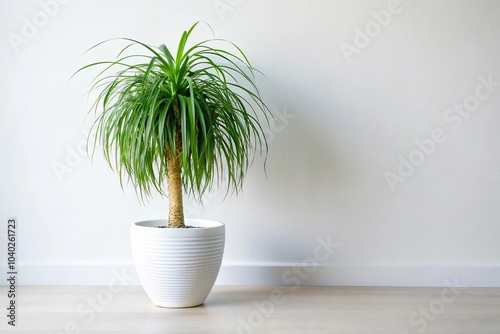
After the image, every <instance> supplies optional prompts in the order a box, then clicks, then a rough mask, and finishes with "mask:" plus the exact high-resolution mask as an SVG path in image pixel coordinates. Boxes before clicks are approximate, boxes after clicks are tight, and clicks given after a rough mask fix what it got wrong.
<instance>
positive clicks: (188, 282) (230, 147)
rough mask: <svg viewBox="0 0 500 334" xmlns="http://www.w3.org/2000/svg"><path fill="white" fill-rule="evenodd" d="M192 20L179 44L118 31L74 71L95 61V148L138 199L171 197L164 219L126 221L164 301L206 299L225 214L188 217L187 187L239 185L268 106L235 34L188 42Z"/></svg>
mask: <svg viewBox="0 0 500 334" xmlns="http://www.w3.org/2000/svg"><path fill="white" fill-rule="evenodd" d="M197 25H198V23H195V24H194V25H193V26H191V28H190V29H189V30H187V31H184V33H183V34H182V36H181V38H180V41H179V44H178V46H177V50H176V52H175V53H172V52H171V50H170V49H169V48H168V47H167V46H165V45H160V46H159V47H154V46H150V45H147V44H145V43H143V42H140V41H137V40H133V39H128V38H124V39H119V41H122V42H125V43H126V45H125V46H122V47H121V49H120V51H119V53H118V55H117V57H116V59H114V60H105V61H99V62H93V63H91V64H88V65H86V66H84V67H82V68H80V69H79V70H78V71H77V72H76V73H78V72H80V71H82V70H86V69H89V68H95V67H100V68H101V69H100V72H99V73H98V74H97V76H96V77H95V78H94V81H93V83H92V86H91V89H90V92H92V91H95V90H97V91H98V92H97V95H96V97H95V102H94V104H93V105H92V108H91V111H94V112H95V113H96V121H95V123H94V126H93V129H94V131H93V132H92V133H93V136H95V140H94V149H95V145H100V146H102V149H103V153H104V157H105V158H106V160H107V162H108V163H109V165H110V167H111V168H113V169H114V170H115V171H116V172H117V173H118V174H119V177H120V183H121V184H122V186H123V181H124V179H125V178H126V179H127V180H128V181H129V182H131V183H132V184H133V185H134V187H135V189H136V192H137V194H138V196H139V198H140V199H141V200H144V199H145V198H147V197H149V196H151V195H152V194H153V193H154V192H157V193H159V194H161V195H164V196H167V197H168V201H169V211H168V219H167V220H151V221H142V222H137V223H134V224H133V225H132V227H131V241H132V253H133V256H134V262H135V265H136V269H137V272H138V275H139V278H140V280H141V283H142V285H143V287H144V289H145V291H146V293H147V294H148V296H149V297H150V299H151V300H152V302H153V303H154V304H155V305H157V306H162V307H191V306H197V305H200V304H202V303H203V302H204V301H205V299H206V298H207V296H208V294H209V293H210V291H211V289H212V287H213V285H214V283H215V279H216V277H217V275H218V272H219V268H220V265H221V262H222V254H223V251H224V240H225V230H224V224H222V223H220V222H214V221H208V220H197V219H185V218H184V210H183V192H184V193H186V194H188V195H192V196H193V197H194V198H195V199H196V200H199V201H202V196H203V194H204V193H205V192H206V191H207V190H209V189H211V188H212V187H219V186H226V187H227V191H231V192H238V191H239V190H241V188H242V185H243V179H244V176H245V172H246V171H247V168H248V167H249V165H250V164H251V162H252V161H253V160H252V159H253V156H254V154H255V152H256V151H259V152H261V153H263V154H264V155H266V154H267V141H266V138H265V135H264V132H263V128H262V126H261V124H262V122H266V123H267V122H268V121H269V118H268V117H269V116H270V112H269V108H268V107H267V106H266V104H265V103H264V102H263V101H262V98H261V96H260V93H259V91H258V89H257V87H256V83H255V76H254V73H255V69H254V68H253V67H252V66H251V65H250V63H249V61H248V59H247V57H246V56H245V54H244V53H243V52H242V50H241V49H240V48H238V47H237V46H236V45H235V44H234V43H231V42H228V41H224V40H218V39H208V40H204V41H201V42H199V43H196V44H194V45H192V46H188V44H187V42H188V39H189V37H190V35H191V34H192V32H193V30H194V29H195V27H196V26H197ZM110 41H115V40H110ZM110 41H105V42H102V43H109V42H110ZM102 43H99V44H97V45H95V46H94V47H93V48H95V47H97V46H99V45H101V44H102ZM224 43H225V44H224ZM219 44H224V45H226V46H229V47H230V49H228V48H224V49H223V48H219V47H215V46H214V45H219ZM93 48H91V50H92V49H93ZM133 50H136V51H133ZM137 50H139V51H137ZM76 73H75V74H76Z"/></svg>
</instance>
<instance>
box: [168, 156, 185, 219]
mask: <svg viewBox="0 0 500 334" xmlns="http://www.w3.org/2000/svg"><path fill="white" fill-rule="evenodd" d="M176 153H177V152H176ZM179 159H180V156H179V154H175V156H172V154H170V153H169V154H168V162H167V166H168V176H167V177H168V200H169V208H168V209H169V210H168V227H174V228H175V227H184V209H183V204H182V180H181V166H180V161H179Z"/></svg>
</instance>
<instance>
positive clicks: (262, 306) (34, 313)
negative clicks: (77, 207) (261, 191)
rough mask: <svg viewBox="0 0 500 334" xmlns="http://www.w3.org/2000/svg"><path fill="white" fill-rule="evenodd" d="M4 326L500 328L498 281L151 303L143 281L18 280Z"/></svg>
mask: <svg viewBox="0 0 500 334" xmlns="http://www.w3.org/2000/svg"><path fill="white" fill-rule="evenodd" d="M17 289H18V291H17V292H18V296H19V297H18V300H17V305H18V308H17V311H16V312H17V314H16V316H17V319H16V324H17V326H16V327H15V328H13V327H11V326H8V325H7V320H8V318H7V317H6V316H5V315H6V308H5V307H4V305H6V303H7V291H6V287H5V286H3V287H1V300H2V305H1V306H2V307H1V309H2V310H3V311H2V316H1V317H0V319H1V324H0V332H3V333H52V334H56V333H57V334H61V333H217V334H225V333H245V334H246V333H380V334H392V333H397V334H406V333H429V334H430V333H471V334H483V333H484V334H485V333H492V334H499V333H500V289H492V288H480V289H478V288H460V289H455V290H453V289H451V288H381V287H377V288H369V287H352V288H350V287H299V288H294V287H289V286H283V287H249V286H216V287H214V289H213V291H212V293H211V294H210V296H209V297H208V299H207V301H206V302H205V304H204V305H203V306H200V307H196V308H189V309H164V308H158V307H155V306H153V305H152V304H151V303H150V301H149V299H148V298H147V296H146V295H145V293H144V292H143V290H142V288H141V287H140V286H125V287H123V286H122V287H111V288H110V287H106V286H103V287H99V286H83V287H82V286H78V287H67V286H63V287H57V286H45V287H31V286H20V287H17Z"/></svg>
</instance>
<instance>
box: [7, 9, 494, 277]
mask: <svg viewBox="0 0 500 334" xmlns="http://www.w3.org/2000/svg"><path fill="white" fill-rule="evenodd" d="M54 4H57V6H55V5H54ZM44 8H45V9H44ZM44 11H45V12H46V13H48V14H50V15H48V14H44ZM381 11H382V12H381ZM391 11H392V14H390V17H389V16H387V13H391ZM374 13H375V14H374ZM376 13H378V14H376ZM375 16H378V19H379V20H381V23H376V22H377V21H376V20H375ZM197 20H204V21H207V22H209V23H210V25H211V26H212V28H213V30H214V31H215V33H216V36H217V37H221V38H227V39H229V40H231V41H233V42H235V43H237V44H238V45H239V46H241V47H242V48H243V49H244V50H245V52H246V53H247V55H248V56H249V58H250V60H251V61H252V62H253V65H254V66H255V67H257V68H258V69H260V70H261V71H262V72H264V73H265V74H266V76H267V78H260V79H259V83H260V86H261V88H262V93H263V95H264V97H265V99H266V101H267V103H268V104H269V106H270V107H271V108H272V109H273V110H274V112H275V113H276V114H277V115H278V117H277V122H278V123H277V124H276V125H275V126H274V127H273V128H272V129H271V130H270V131H269V133H270V154H269V159H268V164H267V179H266V177H265V174H264V172H263V170H262V168H261V167H262V161H257V163H256V164H255V165H254V166H253V168H252V169H251V171H250V173H249V174H248V178H247V179H246V183H245V188H244V191H243V193H242V195H241V196H238V197H232V198H229V199H226V200H224V201H223V200H222V197H223V196H222V195H217V194H213V195H210V196H209V197H208V200H207V202H206V205H205V208H204V210H203V211H202V210H200V208H199V206H198V205H196V204H195V203H193V202H190V201H189V200H188V201H187V204H186V206H187V209H188V212H189V213H190V214H191V215H192V216H193V217H204V218H208V219H216V220H220V221H222V222H224V223H226V224H227V246H226V252H225V257H224V265H225V268H226V269H224V270H225V271H223V276H222V278H221V281H220V282H223V283H226V284H237V283H241V282H246V283H251V282H247V281H248V280H246V279H247V278H248V276H245V275H246V274H245V270H242V271H238V268H240V269H241V268H247V269H248V268H260V269H262V277H260V278H256V281H255V282H257V281H258V282H260V283H263V284H265V283H275V284H280V283H282V284H287V283H290V282H284V279H283V276H282V275H281V274H279V273H276V272H275V271H272V270H270V271H266V268H271V267H272V268H274V269H276V268H281V267H282V266H284V267H285V268H286V267H287V266H289V265H291V264H299V265H300V264H301V263H302V262H303V261H304V260H305V261H306V262H307V261H312V260H311V257H312V258H315V249H316V248H317V247H318V246H319V245H321V243H320V242H319V241H318V240H319V239H318V238H323V240H326V239H327V238H328V237H330V238H331V240H332V242H335V243H337V244H339V246H338V247H335V250H334V252H332V254H329V256H328V257H321V259H319V262H321V265H322V267H321V268H322V270H317V271H315V270H310V271H311V276H314V275H315V274H317V275H319V273H320V272H321V273H323V274H322V275H324V277H322V278H318V277H317V275H316V276H315V277H316V278H317V280H316V281H315V280H314V279H311V280H310V281H306V280H305V279H304V281H303V282H301V283H303V284H315V282H319V283H322V284H329V283H331V284H336V283H338V284H349V283H350V282H353V283H355V284H360V285H363V284H368V285H372V284H375V285H405V284H415V285H441V284H444V283H445V279H456V280H458V281H459V282H465V283H464V284H468V285H477V286H488V285H498V282H500V271H499V266H500V242H498V240H499V236H500V224H499V219H500V205H498V203H499V201H500V176H499V173H498V168H499V167H500V155H499V154H498V152H499V150H500V134H499V131H498V129H499V128H500V118H499V115H498V114H499V105H500V62H499V59H500V34H499V33H498V32H499V31H500V3H499V2H496V1H439V2H436V1H409V0H408V1H404V0H401V2H400V3H399V4H398V3H396V2H388V1H370V2H369V3H368V2H366V1H331V0H323V1H319V0H317V1H289V0H287V1H285V0H282V1H276V0H275V1H266V0H252V1H249V0H238V1H236V0H232V1H229V0H220V1H214V0H207V1H200V0H190V1H182V2H181V1H131V0H127V1H123V0H121V1H118V0H115V1H68V0H65V1H62V0H59V1H56V0H41V1H5V0H4V1H1V3H0V36H1V39H0V50H1V54H2V58H1V59H2V62H1V65H0V66H1V72H0V73H1V77H2V81H1V82H2V83H1V90H0V94H1V95H0V107H1V113H0V156H1V161H0V219H1V220H2V221H3V222H2V224H1V226H2V227H1V232H2V233H3V234H2V246H1V250H0V259H1V261H2V265H4V264H5V258H6V251H5V226H6V221H7V219H8V217H16V218H17V219H18V221H19V228H18V249H17V252H18V261H19V265H20V268H21V269H20V279H19V280H20V282H21V283H25V284H40V283H56V282H57V283H61V284H64V283H68V284H69V283H71V282H75V280H74V276H75V275H74V272H78V273H79V274H78V282H80V283H86V282H87V283H89V282H99V279H96V275H97V276H98V277H101V276H99V275H102V277H103V279H102V280H104V279H105V278H106V270H105V269H104V270H103V269H102V268H108V265H109V268H111V267H113V268H115V267H116V268H119V267H120V266H129V264H130V261H131V252H130V247H129V236H128V235H129V228H130V224H131V223H132V222H134V221H137V220H142V219H149V218H158V217H165V216H166V214H167V211H166V210H167V208H168V205H167V203H168V202H167V200H166V199H161V198H158V199H155V200H152V201H151V202H150V203H148V204H147V205H143V206H142V205H140V204H139V202H138V201H137V199H136V196H135V193H134V191H133V189H132V188H126V189H125V190H124V191H122V190H121V188H120V186H119V183H118V178H117V176H116V175H115V174H113V173H112V172H111V171H110V170H109V169H108V167H107V165H106V164H105V163H103V161H102V159H101V158H100V156H97V158H96V159H95V161H94V163H93V164H91V163H90V162H89V160H88V158H87V157H86V156H83V155H82V154H81V153H80V152H81V151H82V148H83V144H82V143H83V142H84V140H85V135H86V129H87V128H88V127H89V126H90V125H91V119H87V120H86V119H85V117H86V113H87V109H88V108H89V107H90V104H91V103H90V101H87V100H86V99H85V97H84V93H85V91H86V90H87V89H88V87H89V82H90V81H89V80H90V75H81V76H77V77H76V78H73V79H72V80H69V78H70V76H71V74H72V73H73V72H74V71H75V70H76V69H77V68H79V67H80V66H82V65H84V64H86V63H89V62H91V61H92V60H96V59H101V58H103V57H109V56H112V55H114V52H115V51H116V49H113V48H112V47H105V48H102V49H100V50H98V51H96V52H92V53H90V54H84V51H85V50H87V49H88V48H89V47H90V46H92V45H94V44H95V43H97V42H100V41H102V40H105V39H108V38H113V37H132V38H136V39H140V40H142V41H145V42H147V43H150V44H160V43H166V44H167V45H174V44H175V43H176V42H177V40H178V38H179V36H180V34H181V32H182V31H183V30H184V29H186V28H188V27H189V26H190V25H191V24H192V23H193V22H195V21H197ZM31 24H34V25H35V26H34V27H30V25H31ZM37 25H38V26H39V27H36V26H37ZM33 28H35V29H33ZM360 29H363V30H364V29H369V31H368V34H369V35H371V36H368V37H366V36H364V37H363V36H362V35H361V34H360V33H359V31H360ZM198 36H203V33H202V32H200V34H198ZM204 37H210V36H209V33H208V31H207V33H206V34H205V35H204ZM484 80H486V81H488V80H489V81H491V82H492V83H490V84H488V85H485V84H484V83H483V81H484ZM456 105H458V106H459V107H460V105H465V106H464V107H462V109H463V111H462V114H461V115H460V114H458V113H457V112H454V110H455V109H454V108H455V106H456ZM450 108H451V109H450ZM466 108H468V109H471V110H472V111H471V112H468V111H467V110H466ZM430 140H435V141H436V142H437V143H434V144H431V143H430ZM417 142H420V143H421V145H425V146H424V147H426V150H427V151H428V152H427V155H424V153H419V152H421V151H422V149H419V146H418V144H417ZM402 159H404V160H412V161H413V162H414V163H416V164H418V166H416V167H415V168H414V170H413V167H411V169H409V167H408V166H403V165H402V164H403V163H402V162H401V161H402ZM62 165H64V166H66V168H67V169H65V170H64V173H61V170H59V173H56V172H55V170H54V167H55V166H58V168H61V166H62ZM398 169H400V172H401V173H402V174H404V175H403V176H397V178H395V177H396V175H397V174H398ZM387 172H391V173H394V174H392V176H390V177H389V178H390V179H391V180H393V182H394V183H393V184H392V187H391V185H390V182H388V181H387V177H388V176H387V175H389V174H388V173H387ZM399 181H401V182H399ZM316 259H318V258H317V257H316ZM23 266H24V268H25V269H24V274H23V271H22V268H23ZM96 266H97V267H99V268H101V269H100V270H94V269H95V268H96ZM92 268H94V269H92ZM235 268H236V269H235ZM87 269H88V270H87ZM274 269H273V270H274ZM313 269H314V268H313ZM72 270H76V271H72ZM78 270H80V271H78ZM231 270H236V271H235V272H236V274H233V272H232V271H231ZM71 272H72V273H73V275H72V274H71ZM224 273H226V274H224ZM229 273H231V274H229ZM347 273H348V274H347ZM224 275H226V276H224ZM266 275H267V276H266ZM345 275H347V276H345ZM108 276H109V272H108ZM339 277H347V278H349V277H350V278H352V280H349V279H346V280H344V281H342V280H340V279H339ZM429 277H431V279H429ZM308 278H309V277H308ZM102 280H101V281H102ZM245 280H246V281H245ZM319 283H318V284H319Z"/></svg>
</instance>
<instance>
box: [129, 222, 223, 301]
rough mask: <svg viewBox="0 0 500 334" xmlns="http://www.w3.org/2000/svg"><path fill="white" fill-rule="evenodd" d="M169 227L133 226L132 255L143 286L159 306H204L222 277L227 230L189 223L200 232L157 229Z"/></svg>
mask: <svg viewBox="0 0 500 334" xmlns="http://www.w3.org/2000/svg"><path fill="white" fill-rule="evenodd" d="M166 224H167V221H166V220H148V221H142V222H137V223H135V224H133V225H132V228H131V241H132V254H133V257H134V262H135V267H136V269H137V273H138V275H139V279H140V280H141V284H142V286H143V287H144V290H145V291H146V293H147V295H148V296H149V298H150V299H151V301H152V302H153V304H155V305H157V306H160V307H193V306H198V305H201V304H203V303H204V302H205V299H206V298H207V296H208V294H209V293H210V291H211V290H212V287H213V285H214V283H215V280H216V278H217V275H218V273H219V269H220V265H221V262H222V255H223V253H224V241H225V226H224V224H222V223H219V222H215V221H209V220H201V219H186V225H191V226H196V227H198V228H157V226H164V225H166Z"/></svg>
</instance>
